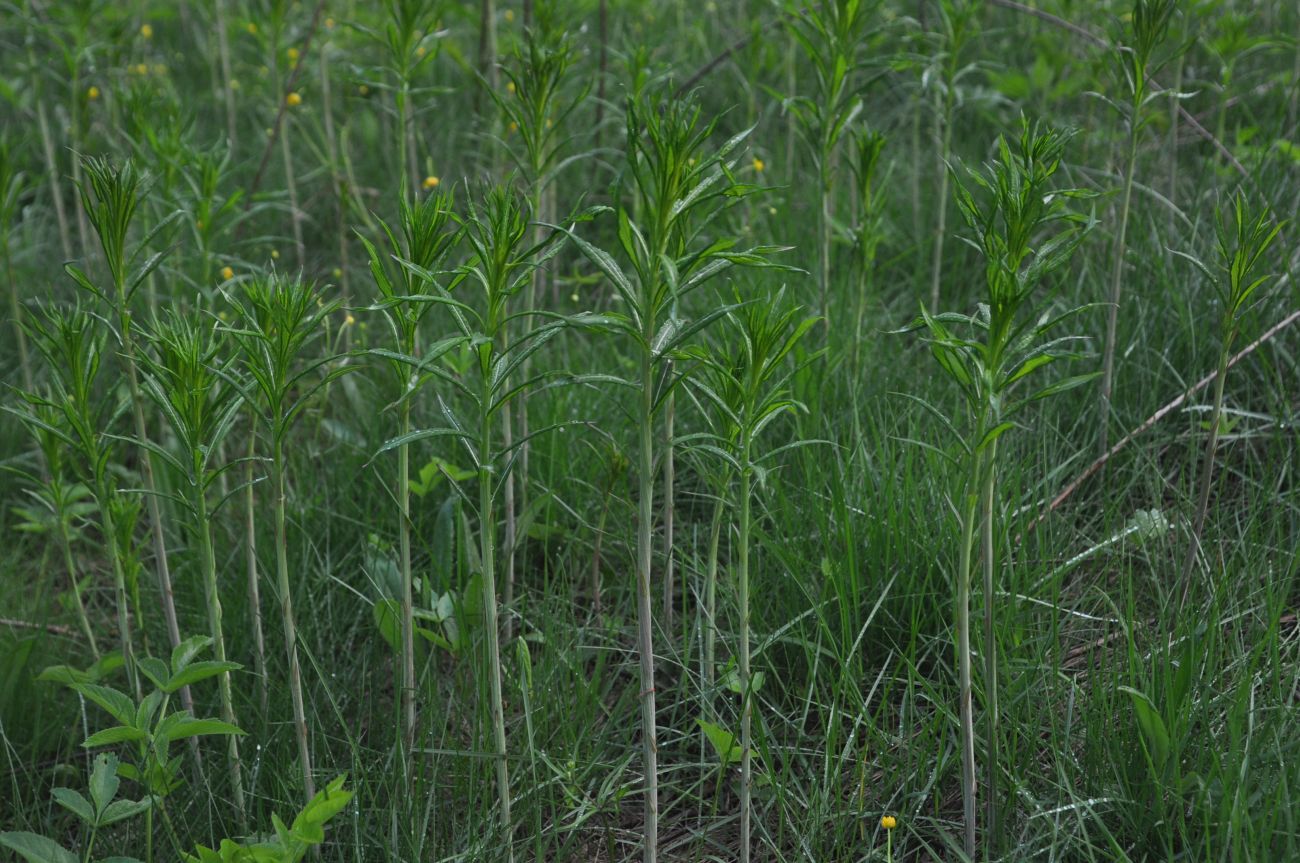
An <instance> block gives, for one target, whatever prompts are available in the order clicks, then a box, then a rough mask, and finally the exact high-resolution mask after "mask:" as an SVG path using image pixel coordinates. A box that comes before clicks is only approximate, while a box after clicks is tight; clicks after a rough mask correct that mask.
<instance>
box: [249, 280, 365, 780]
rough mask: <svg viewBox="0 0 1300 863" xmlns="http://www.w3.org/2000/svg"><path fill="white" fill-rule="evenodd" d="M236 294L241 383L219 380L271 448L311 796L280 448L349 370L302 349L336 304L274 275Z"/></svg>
mask: <svg viewBox="0 0 1300 863" xmlns="http://www.w3.org/2000/svg"><path fill="white" fill-rule="evenodd" d="M241 288H242V291H241V294H242V295H241V296H240V297H238V298H235V297H231V302H232V303H233V304H234V305H235V307H236V309H237V310H238V320H239V326H238V328H232V329H231V330H230V332H231V335H232V336H233V338H234V341H235V343H236V344H237V345H238V347H239V350H240V353H241V355H242V369H243V372H244V374H245V375H246V376H247V380H248V383H245V382H244V381H242V380H239V379H236V378H234V377H233V376H232V375H230V374H226V375H225V377H226V380H227V382H229V383H230V384H231V385H232V386H234V387H235V388H236V389H238V390H239V391H240V394H241V395H242V396H243V397H244V400H245V401H246V402H248V403H249V404H250V405H251V406H254V410H255V412H256V415H257V419H258V421H259V422H260V423H261V424H262V426H263V427H264V428H265V429H266V433H267V436H268V437H269V439H270V440H269V443H270V446H271V456H270V469H271V495H272V508H273V511H274V517H275V562H276V567H275V568H276V588H277V592H278V593H279V599H280V617H281V620H282V621H283V624H284V648H285V653H286V656H287V659H288V664H289V693H290V696H291V697H292V700H293V722H294V736H295V737H296V738H297V741H298V758H299V762H300V765H301V768H302V780H303V789H304V792H305V796H306V798H307V799H308V800H310V799H311V798H312V797H314V796H316V788H315V781H314V779H313V778H312V767H311V763H312V762H311V747H310V745H309V743H308V740H307V712H306V708H305V706H304V704H303V697H302V671H301V669H300V667H299V664H298V623H297V618H296V617H295V616H294V611H293V590H292V581H291V579H290V576H289V557H288V530H287V527H286V509H287V493H288V492H287V481H286V476H285V474H286V468H287V462H286V459H285V452H284V448H285V443H286V442H287V440H288V437H289V432H290V430H291V429H292V428H293V426H294V424H295V423H297V421H298V420H299V419H300V418H301V417H302V413H303V411H304V410H306V408H307V406H308V405H309V404H310V403H311V401H312V399H313V397H314V396H316V394H317V393H319V392H320V391H321V389H322V388H324V387H325V386H326V385H327V384H329V383H330V382H331V381H333V380H336V379H338V378H340V377H342V376H343V375H345V374H347V373H349V372H351V371H354V370H355V367H354V366H348V365H334V366H333V367H330V365H331V364H332V363H333V362H334V360H335V357H334V356H332V355H331V354H329V353H328V352H327V353H325V355H323V356H310V355H308V353H307V348H308V347H309V346H311V344H312V343H313V342H314V341H315V340H316V339H317V338H318V337H319V336H320V334H321V332H322V323H323V321H324V320H325V318H326V317H327V316H328V315H329V314H330V313H331V312H333V311H334V309H335V308H336V306H337V302H335V301H328V302H327V301H326V300H325V299H324V297H322V296H321V294H320V292H319V291H317V289H316V288H315V287H314V286H312V285H311V284H309V283H307V282H303V281H302V280H300V279H295V278H288V277H285V276H282V275H279V274H275V273H273V274H271V275H269V276H261V277H258V278H255V279H252V280H250V281H248V282H245V283H244V284H243V285H242V286H241Z"/></svg>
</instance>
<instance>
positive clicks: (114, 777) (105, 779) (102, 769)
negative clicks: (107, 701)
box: [0, 753, 153, 863]
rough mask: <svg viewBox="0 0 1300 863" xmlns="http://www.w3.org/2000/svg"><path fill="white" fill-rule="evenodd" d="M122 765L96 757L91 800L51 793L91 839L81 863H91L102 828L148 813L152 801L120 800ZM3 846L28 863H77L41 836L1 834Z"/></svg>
mask: <svg viewBox="0 0 1300 863" xmlns="http://www.w3.org/2000/svg"><path fill="white" fill-rule="evenodd" d="M118 770H119V764H118V760H117V757H116V756H114V755H112V754H109V753H101V754H99V755H96V756H95V763H94V767H93V768H92V769H91V772H90V782H89V791H90V799H89V800H87V799H86V797H85V795H83V794H82V793H81V792H80V791H76V790H74V789H72V788H55V789H54V790H53V791H52V792H51V796H53V797H54V802H56V803H58V804H59V805H60V806H62V807H63V808H64V809H67V810H68V811H69V812H71V813H72V814H73V815H75V816H77V820H78V821H80V822H81V823H82V824H84V825H85V828H86V830H87V831H88V835H87V836H86V839H85V850H84V851H83V852H82V855H81V858H80V860H81V863H90V860H91V853H92V852H93V851H94V848H95V838H96V836H98V834H99V831H100V829H101V828H104V827H109V826H111V825H113V824H116V823H118V822H119V821H125V820H126V819H128V818H134V817H135V816H137V815H139V814H140V813H142V812H145V811H146V810H148V809H149V808H150V807H151V806H152V805H153V801H152V800H150V799H149V798H145V799H143V800H118V799H117V790H118V786H119V784H120V783H121V780H120V779H119V778H118ZM0 845H3V846H4V847H6V848H8V849H9V850H10V851H13V852H14V853H16V854H18V855H19V856H20V857H22V858H23V859H24V860H26V861H27V863H78V858H77V855H75V854H73V853H72V852H71V851H69V850H68V849H66V848H64V847H63V846H62V845H60V844H59V843H58V842H57V841H56V840H54V839H51V838H50V837H48V836H42V835H40V834H38V833H29V832H26V831H14V832H10V833H0ZM113 861H115V863H131V861H132V858H129V857H110V858H106V859H105V863H113Z"/></svg>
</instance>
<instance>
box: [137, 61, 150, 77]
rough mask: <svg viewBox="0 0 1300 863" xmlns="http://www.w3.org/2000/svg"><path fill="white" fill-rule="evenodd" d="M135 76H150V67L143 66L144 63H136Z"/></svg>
mask: <svg viewBox="0 0 1300 863" xmlns="http://www.w3.org/2000/svg"><path fill="white" fill-rule="evenodd" d="M135 74H137V75H148V74H149V67H148V66H146V65H145V64H143V63H136V64H135Z"/></svg>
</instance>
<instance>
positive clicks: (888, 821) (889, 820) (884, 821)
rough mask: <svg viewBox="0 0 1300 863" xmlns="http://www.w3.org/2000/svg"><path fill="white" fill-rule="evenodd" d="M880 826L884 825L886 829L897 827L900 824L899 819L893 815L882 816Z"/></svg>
mask: <svg viewBox="0 0 1300 863" xmlns="http://www.w3.org/2000/svg"><path fill="white" fill-rule="evenodd" d="M880 826H881V827H884V828H885V829H886V830H893V829H894V828H895V827H897V826H898V819H897V818H895V817H894V816H893V815H884V816H881V818H880Z"/></svg>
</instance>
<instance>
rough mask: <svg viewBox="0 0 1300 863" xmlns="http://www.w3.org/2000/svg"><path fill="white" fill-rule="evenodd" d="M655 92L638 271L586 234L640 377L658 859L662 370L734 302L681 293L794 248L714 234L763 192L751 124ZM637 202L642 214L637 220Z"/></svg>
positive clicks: (640, 631) (640, 596)
mask: <svg viewBox="0 0 1300 863" xmlns="http://www.w3.org/2000/svg"><path fill="white" fill-rule="evenodd" d="M653 93H654V91H648V92H644V93H642V95H641V96H640V97H639V98H637V99H634V100H629V102H628V105H627V142H628V155H627V167H626V171H627V176H628V178H629V184H630V186H631V189H630V192H631V195H632V198H633V204H632V207H631V210H630V211H629V208H628V207H626V206H620V207H619V208H618V210H617V219H618V242H619V247H620V248H621V249H622V252H623V256H624V260H625V261H626V262H627V265H628V266H629V267H630V269H631V275H629V274H628V273H627V272H626V271H625V270H624V268H623V267H622V266H621V265H620V264H619V263H618V261H617V260H615V258H614V257H613V256H612V255H610V254H609V253H608V252H606V251H604V250H602V249H599V248H597V247H596V246H594V245H592V244H591V243H590V242H588V241H587V240H585V239H582V238H581V237H577V236H575V237H574V239H575V242H576V243H577V245H578V248H579V249H581V251H582V252H583V254H584V255H585V256H586V257H587V259H588V260H589V261H591V263H592V264H593V265H595V266H596V268H597V269H598V270H600V272H601V274H602V275H603V276H604V277H605V278H606V279H608V280H609V282H610V285H611V286H612V287H613V288H614V290H615V292H616V294H617V296H618V297H619V299H620V300H621V302H622V315H621V316H620V317H619V318H618V320H617V322H616V324H615V325H614V328H615V329H616V331H618V332H619V333H621V334H622V335H623V337H624V338H625V339H627V340H628V341H629V342H631V344H632V347H633V351H634V356H635V362H636V367H637V372H638V373H637V376H636V378H635V379H634V381H633V382H632V385H633V386H634V387H635V389H636V392H637V408H636V413H635V417H636V426H637V438H638V446H637V452H638V457H637V475H638V481H637V540H636V548H637V564H636V597H637V653H638V655H639V658H640V692H641V696H640V701H641V757H642V769H643V771H644V783H645V800H644V803H645V828H644V843H645V844H644V857H645V861H646V863H655V861H656V860H657V859H658V853H659V851H658V848H659V845H658V843H659V766H658V765H659V753H658V730H657V726H656V719H655V717H656V710H655V655H654V612H653V605H652V600H651V584H652V580H653V579H652V576H653V568H654V563H653V561H654V548H653V542H654V494H655V488H654V487H655V482H654V471H655V452H656V449H657V444H658V443H661V441H662V438H661V435H660V434H659V425H658V423H657V422H656V419H657V417H658V416H659V413H660V409H661V407H662V405H663V403H664V400H665V399H666V398H667V397H668V395H669V393H670V392H671V391H672V389H673V388H674V387H675V386H676V384H677V383H678V381H677V380H676V379H666V380H665V379H663V375H662V372H663V370H664V368H665V367H666V366H667V365H668V362H669V360H670V358H671V357H672V356H673V355H674V353H675V352H677V351H678V350H679V349H681V348H683V347H684V346H685V345H687V344H688V343H689V340H690V339H691V338H692V337H693V336H694V335H695V334H696V333H698V332H700V331H701V330H702V329H704V328H705V327H707V326H708V325H709V324H711V323H712V322H713V321H715V320H717V319H718V318H719V317H721V316H722V315H724V314H726V312H727V310H728V307H726V306H723V307H721V308H715V309H713V310H711V311H709V312H708V313H706V314H704V315H703V316H701V317H699V318H696V319H694V320H684V319H682V318H681V317H679V315H678V311H677V310H678V309H679V308H680V305H679V304H680V302H681V301H682V300H683V299H684V298H686V297H687V296H688V295H690V294H691V293H692V292H693V291H695V290H696V289H697V288H699V287H700V286H701V285H703V284H705V283H707V282H708V281H709V280H710V279H712V278H714V277H716V276H717V275H718V274H719V273H721V272H723V271H724V270H726V269H728V268H729V267H732V266H737V265H739V266H749V267H766V266H772V263H771V262H770V261H769V257H770V256H771V255H772V254H773V253H775V252H779V251H784V247H781V246H771V245H761V246H755V247H753V248H750V249H747V250H743V251H741V250H737V249H736V246H737V244H738V240H737V239H736V238H735V237H732V236H728V235H726V234H720V235H713V236H711V235H710V234H709V233H708V232H707V230H708V229H710V228H713V227H714V226H716V225H718V224H719V219H718V217H719V215H720V213H721V212H722V211H723V210H725V209H727V208H728V207H730V206H733V205H734V204H736V203H738V202H739V201H741V200H742V199H743V198H744V197H745V196H746V195H748V194H749V193H751V192H753V191H754V189H753V188H752V187H748V186H745V185H742V184H741V183H739V182H738V181H737V180H736V179H735V176H734V174H733V173H732V168H733V167H734V165H735V162H736V160H737V158H738V151H739V148H740V146H741V144H742V143H743V142H744V141H745V139H746V138H747V137H748V136H749V132H750V130H745V131H743V132H740V133H739V134H737V135H735V136H733V137H732V138H730V139H729V140H727V141H726V142H725V143H723V144H722V145H721V146H720V147H718V148H717V149H712V148H710V147H709V140H710V138H711V137H712V135H713V132H714V129H715V127H716V125H717V121H716V120H714V121H711V122H703V121H702V110H701V109H700V107H699V106H698V105H696V104H695V103H693V102H691V101H686V100H671V101H666V102H663V103H660V102H658V101H657V100H656V99H655V97H654V95H653ZM633 213H635V221H634V220H633Z"/></svg>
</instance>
